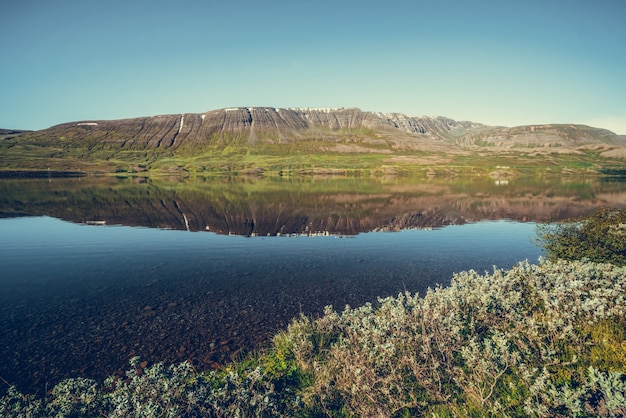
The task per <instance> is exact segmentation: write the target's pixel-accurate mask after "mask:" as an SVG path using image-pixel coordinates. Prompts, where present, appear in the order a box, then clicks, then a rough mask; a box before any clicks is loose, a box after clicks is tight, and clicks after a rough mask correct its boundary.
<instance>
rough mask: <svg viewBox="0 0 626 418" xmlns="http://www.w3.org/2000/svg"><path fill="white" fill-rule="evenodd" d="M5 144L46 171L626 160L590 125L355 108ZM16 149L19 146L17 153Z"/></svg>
mask: <svg viewBox="0 0 626 418" xmlns="http://www.w3.org/2000/svg"><path fill="white" fill-rule="evenodd" d="M5 142H6V144H4V145H5V146H4V148H5V149H6V152H5V154H7V155H9V154H12V153H19V152H24V151H26V154H24V155H25V156H23V158H25V159H26V160H27V161H39V160H41V159H42V158H56V160H55V161H52V162H46V163H45V164H46V166H47V167H50V166H52V167H56V165H55V164H56V163H58V161H61V160H60V158H61V157H63V158H66V157H67V155H68V153H69V154H71V155H72V156H73V158H74V161H77V162H72V163H70V164H74V165H75V166H76V165H78V164H82V162H83V161H85V160H88V159H89V158H91V157H93V159H98V158H100V161H105V163H106V162H107V161H109V160H111V159H113V160H114V159H119V160H125V161H132V162H133V163H137V164H141V163H143V162H145V160H147V159H150V158H149V156H152V157H151V158H153V160H154V159H156V158H158V157H159V156H160V155H172V154H176V153H178V152H179V151H184V152H185V153H186V155H189V154H191V155H194V154H196V152H197V151H199V150H200V151H202V150H204V149H205V147H210V148H211V150H213V151H215V150H220V149H224V148H226V147H256V146H263V145H269V144H271V145H272V146H274V148H272V150H273V151H272V152H274V153H277V155H284V154H288V153H289V152H291V151H290V150H289V148H280V146H281V145H290V144H291V145H294V144H296V145H297V146H298V147H300V150H299V151H298V152H300V151H302V152H303V153H321V154H323V153H377V154H398V153H402V152H405V151H420V152H422V151H423V152H428V153H437V154H439V155H443V154H454V153H467V152H468V151H469V152H471V150H472V149H476V150H485V151H488V152H493V151H496V152H497V151H498V150H507V149H512V148H534V149H535V150H537V149H538V148H546V149H547V147H549V152H555V151H557V150H558V149H559V148H561V149H564V150H566V151H567V152H569V151H571V150H572V149H575V148H577V147H581V146H586V147H589V146H602V147H605V150H604V154H603V156H606V157H611V158H623V157H624V155H626V141H625V140H624V138H622V137H620V136H618V135H615V134H614V133H613V132H610V131H607V130H603V129H597V128H591V127H589V126H584V125H532V126H520V127H513V128H506V127H494V126H486V125H482V124H480V123H474V122H459V121H455V120H453V119H450V118H446V117H441V116H439V117H428V116H407V115H404V114H400V113H377V112H365V111H362V110H359V109H356V108H338V109H311V108H286V109H278V108H273V107H238V108H228V109H218V110H213V111H210V112H205V113H185V114H179V115H162V116H152V117H141V118H134V119H121V120H93V121H81V122H71V123H64V124H61V125H57V126H53V127H51V128H48V129H44V130H41V131H36V132H26V133H23V134H17V135H16V136H15V137H13V138H12V139H10V140H7V141H5ZM9 142H11V143H9ZM0 145H2V144H0ZM14 145H17V146H16V147H15V148H14V149H11V148H12V147H13V146H14ZM31 146H32V147H31ZM31 149H36V150H39V154H36V155H35V154H33V156H32V158H31V157H30V156H29V155H30V154H28V152H30V150H31ZM261 153H263V152H261ZM95 154H97V156H95V157H94V155H95ZM275 155H276V154H275ZM7 161H9V160H7ZM1 162H2V161H0V166H1V165H2V164H1ZM42 164H43V163H42ZM14 165H15V166H16V167H17V166H19V167H22V166H23V165H24V164H23V161H22V162H20V163H15V164H14ZM27 165H28V163H27ZM83 165H84V164H83ZM83 165H81V167H82V166H83ZM85 170H86V171H90V169H89V168H86V169H85Z"/></svg>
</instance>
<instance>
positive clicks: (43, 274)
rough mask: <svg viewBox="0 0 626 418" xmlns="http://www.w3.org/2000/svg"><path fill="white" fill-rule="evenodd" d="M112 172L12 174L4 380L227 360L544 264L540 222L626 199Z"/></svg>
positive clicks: (0, 352)
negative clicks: (178, 179) (135, 176)
mask: <svg viewBox="0 0 626 418" xmlns="http://www.w3.org/2000/svg"><path fill="white" fill-rule="evenodd" d="M107 181H108V183H105V184H104V185H102V184H101V183H97V184H96V183H90V182H89V181H82V182H81V181H79V180H72V181H69V180H68V181H65V182H50V183H46V182H30V181H28V182H17V183H15V182H12V183H0V190H2V191H3V193H2V194H0V214H3V213H4V215H3V216H8V217H5V218H0V359H1V360H2V361H0V377H1V378H2V379H4V380H6V381H7V382H10V383H12V384H16V385H17V386H18V388H20V389H21V390H23V391H28V392H33V391H39V392H40V393H41V392H43V391H44V390H45V388H50V387H52V386H53V385H54V384H55V383H56V382H58V381H59V380H60V379H62V378H66V377H76V376H84V377H91V378H96V379H103V378H105V377H106V376H108V375H111V374H114V373H120V372H121V371H120V370H122V369H124V368H125V367H126V365H127V363H128V359H129V358H131V357H133V356H136V355H137V356H140V357H141V358H142V359H143V360H145V361H147V362H148V363H149V364H152V363H154V362H158V361H165V362H168V363H171V362H179V361H183V360H190V361H191V362H193V363H194V364H195V365H197V366H198V367H199V368H210V367H219V365H221V364H224V363H225V362H227V361H229V360H231V359H233V358H238V357H239V356H241V355H243V354H245V353H246V352H248V351H250V350H253V349H255V348H259V347H263V346H265V345H267V344H268V342H269V340H270V339H271V336H272V335H274V334H275V333H276V332H277V331H279V330H280V329H282V328H284V327H285V326H286V325H287V324H288V323H289V321H290V320H291V319H292V318H294V317H296V316H297V315H299V314H300V313H303V314H305V315H312V316H315V315H319V314H320V313H321V312H322V310H323V308H324V306H326V305H333V306H334V307H335V308H336V309H343V308H344V307H345V305H351V306H359V305H362V304H363V303H365V302H369V301H375V300H376V299H377V298H378V297H384V296H390V295H397V294H398V293H400V292H403V291H409V292H420V293H423V292H425V291H426V289H427V288H428V287H433V286H436V285H437V284H440V285H443V286H445V285H447V284H448V283H449V281H450V280H451V278H452V276H453V274H454V273H455V272H459V271H462V270H468V269H474V270H477V271H479V272H481V273H482V272H484V271H491V270H492V268H493V266H494V265H495V266H498V267H501V268H508V267H510V266H512V265H514V264H515V263H517V262H518V261H522V260H525V259H528V260H530V261H531V262H536V261H537V259H538V257H539V256H540V249H539V248H537V247H536V246H535V244H534V243H533V238H534V235H535V222H534V221H539V220H541V219H545V218H547V217H554V218H556V217H557V216H556V215H560V216H563V215H572V214H580V213H585V212H588V211H590V210H592V209H593V208H594V207H596V206H601V205H606V204H605V203H607V202H608V203H610V202H612V201H622V202H626V199H622V198H623V197H624V192H623V187H617V188H615V186H612V185H609V186H605V185H599V186H597V185H592V186H584V187H582V188H583V190H585V191H586V193H587V194H591V198H589V199H585V198H581V197H580V193H579V190H578V191H577V193H572V194H568V193H565V192H563V193H560V192H555V189H554V188H552V189H550V188H549V187H547V188H546V190H551V192H550V195H540V196H538V195H537V194H535V193H533V192H531V191H529V189H528V188H527V187H526V186H520V188H518V189H515V188H512V189H508V190H505V191H504V192H501V191H500V190H495V189H494V188H493V186H489V187H487V188H486V189H484V188H483V189H480V190H478V191H476V190H474V191H470V190H469V189H467V188H465V187H464V188H462V190H460V191H459V190H456V191H455V189H454V187H453V186H452V185H446V184H439V183H435V184H427V185H423V184H418V185H416V186H415V185H410V187H409V186H407V185H405V184H397V183H393V184H392V185H391V186H389V185H382V186H381V185H380V184H377V183H375V184H367V185H366V186H363V187H365V190H359V189H358V188H357V189H356V190H355V189H354V186H355V184H356V183H354V184H353V183H348V184H347V185H346V184H342V183H340V182H324V183H323V184H321V185H319V184H305V185H304V187H303V186H302V185H300V184H296V185H292V184H278V185H275V184H273V183H271V184H266V183H263V184H261V185H259V184H256V183H254V182H253V183H251V184H250V183H245V184H243V185H242V184H239V183H236V184H231V183H225V184H222V185H220V186H219V187H218V186H216V185H215V184H214V183H208V184H202V185H197V184H193V185H191V186H190V185H182V186H181V185H179V184H173V185H159V186H158V187H156V186H155V185H154V184H128V182H127V181H111V180H107ZM183 186H184V187H183ZM558 187H562V186H558ZM607 187H608V189H607ZM576 188H577V189H580V187H578V186H577V187H576ZM259 190H264V192H260V191H259ZM556 190H561V189H556ZM590 190H591V191H592V192H593V193H589V191H590ZM519 220H523V222H521V221H519ZM87 221H90V222H91V221H97V223H99V224H103V223H104V224H106V225H88V224H86V223H85V222H87ZM112 224H117V225H112ZM120 224H124V225H127V226H122V225H120ZM141 225H143V226H141ZM443 225H448V226H443ZM403 228H411V229H403ZM207 229H208V230H209V231H210V232H209V231H207ZM318 230H320V231H322V234H321V235H326V234H329V236H314V237H310V236H308V235H309V234H310V233H309V232H308V231H318ZM191 231H196V232H191ZM364 231H378V232H364ZM383 231H385V232H383ZM389 231H397V232H389ZM217 232H219V233H217ZM229 233H230V234H231V235H229ZM232 234H241V235H232ZM267 234H270V236H267ZM254 235H258V236H254ZM276 235H281V236H276Z"/></svg>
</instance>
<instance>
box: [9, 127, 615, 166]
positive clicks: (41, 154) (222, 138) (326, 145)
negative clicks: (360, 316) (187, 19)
mask: <svg viewBox="0 0 626 418" xmlns="http://www.w3.org/2000/svg"><path fill="white" fill-rule="evenodd" d="M107 135H108V136H106V140H107V141H113V142H112V143H105V142H102V141H101V140H104V139H103V138H91V139H90V140H88V141H83V140H79V139H77V138H73V137H61V138H56V139H54V138H45V141H44V139H41V138H38V137H37V136H36V135H35V134H33V135H30V136H28V135H26V136H20V137H15V138H9V139H4V140H2V141H0V169H1V170H44V169H48V168H51V169H54V170H71V171H75V170H80V171H84V172H87V173H97V174H116V175H120V174H123V173H126V174H127V175H143V176H159V175H178V176H192V177H193V176H210V175H225V174H227V175H237V174H247V173H256V174H257V175H258V174H262V175H265V176H273V175H289V176H294V175H311V174H335V175H352V176H354V175H360V176H368V175H383V174H384V175H389V174H399V175H407V174H422V175H425V174H426V171H427V170H428V172H429V173H430V174H431V175H432V174H440V175H447V176H450V175H455V176H459V175H472V176H475V175H488V174H489V173H490V172H492V171H493V170H494V167H496V166H502V165H506V166H510V167H511V168H512V169H513V170H515V171H516V173H517V174H518V175H523V176H526V175H536V174H537V173H563V172H567V173H578V174H580V173H600V174H602V173H605V172H606V173H609V174H610V173H613V171H611V170H614V167H616V166H619V164H620V161H618V160H612V159H607V158H603V157H601V156H600V152H601V150H593V149H578V150H577V152H576V153H575V154H567V153H556V152H554V153H551V154H546V153H542V152H540V151H539V152H536V151H534V150H533V149H529V148H520V149H513V150H512V149H495V148H494V147H486V146H479V147H476V148H474V149H470V148H467V149H464V150H463V151H462V152H455V153H443V154H442V151H441V150H429V149H427V148H426V149H423V150H397V149H392V148H391V146H390V145H389V142H388V140H387V139H385V138H384V137H382V136H380V135H379V134H377V133H376V132H374V131H372V130H369V129H365V128H360V129H353V130H348V129H344V130H339V131H333V132H332V139H329V138H330V137H329V138H326V137H325V135H329V134H328V133H323V132H320V133H318V134H314V133H313V134H311V133H309V134H308V136H307V137H302V138H297V139H284V138H282V139H281V138H278V137H276V138H274V137H269V136H267V135H265V136H263V135H260V137H262V138H263V140H258V141H257V142H254V143H250V138H248V137H244V136H237V135H215V136H214V137H212V138H211V139H210V140H209V141H207V143H206V144H203V145H202V146H201V147H200V146H198V145H193V144H186V145H182V146H180V147H179V148H176V149H161V148H154V149H150V148H133V147H132V146H131V145H122V144H123V143H124V142H123V140H121V139H119V138H118V139H116V135H117V134H116V133H115V132H111V133H109V134H107ZM268 135H269V134H268ZM479 145H481V144H479ZM482 145H485V144H482ZM337 147H339V148H337ZM341 147H343V148H341ZM355 147H356V148H355ZM358 151H362V152H358ZM390 156H395V157H406V158H405V159H402V158H396V159H395V160H394V161H395V162H394V163H392V164H390V163H389V162H388V160H389V158H390ZM429 158H431V159H432V160H431V161H430V162H428V161H429V160H428V159H429ZM437 160H442V161H443V162H440V163H437V162H436V161H437ZM416 161H421V162H416Z"/></svg>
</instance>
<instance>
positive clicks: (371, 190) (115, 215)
mask: <svg viewBox="0 0 626 418" xmlns="http://www.w3.org/2000/svg"><path fill="white" fill-rule="evenodd" d="M625 188H626V186H624V183H623V182H602V181H597V180H593V179H589V178H577V177H565V178H554V179H551V180H546V179H539V180H510V181H509V180H507V181H506V182H504V181H502V180H493V179H489V178H482V177H480V178H471V179H465V180H458V179H455V180H449V179H423V178H419V179H411V178H403V177H394V178H391V179H388V180H386V181H385V180H375V179H359V178H348V179H346V178H341V179H314V178H312V179H309V178H304V179H298V180H282V179H280V178H278V179H254V178H245V179H240V178H235V179H233V178H230V179H217V180H188V181H180V182H176V181H172V182H162V181H154V180H145V179H122V180H120V179H113V178H105V179H102V178H79V179H50V180H49V181H48V180H26V179H21V180H2V181H0V217H16V216H41V215H45V216H51V217H55V218H58V219H62V220H66V221H70V222H77V223H91V224H109V225H111V224H114V225H127V226H144V227H149V228H167V229H179V230H185V229H186V230H190V231H210V232H214V233H218V234H228V235H243V236H253V235H259V236H267V235H280V234H303V233H305V234H306V233H315V232H328V233H333V234H344V235H353V234H358V233H361V232H370V231H379V230H382V231H393V230H400V229H407V228H432V227H440V226H445V225H459V224H464V223H466V222H474V221H479V220H486V219H489V220H495V219H509V220H517V221H522V222H526V221H535V222H537V221H545V220H562V219H565V218H570V217H575V216H582V215H586V214H588V213H590V212H592V211H593V210H595V209H596V208H598V207H603V206H609V207H624V205H626V203H625V202H626V190H625Z"/></svg>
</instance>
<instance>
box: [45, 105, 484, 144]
mask: <svg viewBox="0 0 626 418" xmlns="http://www.w3.org/2000/svg"><path fill="white" fill-rule="evenodd" d="M483 128H485V126H484V125H481V124H476V123H472V122H457V121H454V120H452V119H448V118H444V117H436V118H432V117H427V116H421V117H411V116H406V115H403V114H399V113H393V114H384V113H374V112H364V111H361V110H359V109H355V108H348V109H346V108H341V109H305V108H289V109H276V108H272V107H240V108H228V109H219V110H214V111H210V112H206V113H186V114H180V115H163V116H153V117H142V118H135V119H122V120H110V121H106V120H104V121H103V120H100V121H82V122H72V123H64V124H61V125H57V126H53V127H51V128H48V129H45V130H42V131H38V132H36V133H35V134H34V137H36V138H43V137H46V138H54V139H56V138H62V139H63V140H64V141H79V142H80V143H81V144H83V145H84V144H91V145H92V146H96V145H97V144H106V145H108V146H118V147H126V148H132V149H153V148H178V147H181V146H194V145H202V144H208V143H213V142H216V141H219V140H221V139H222V140H223V139H224V138H226V139H228V140H237V142H238V143H247V144H255V143H275V144H279V143H287V142H292V141H298V140H303V139H314V140H321V141H328V142H332V141H333V140H336V139H337V138H338V137H339V136H345V135H346V134H349V133H351V132H352V133H354V131H359V130H360V132H357V134H359V135H361V136H369V137H373V138H379V139H393V137H394V136H400V137H402V136H406V135H409V136H411V137H414V139H416V140H419V139H424V140H437V141H450V140H451V139H454V138H456V137H458V136H460V135H463V134H467V133H468V132H473V131H478V130H480V129H483ZM363 130H367V132H366V133H364V132H363ZM392 142H393V141H392ZM389 145H391V146H392V147H393V146H394V144H393V143H391V144H389Z"/></svg>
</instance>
